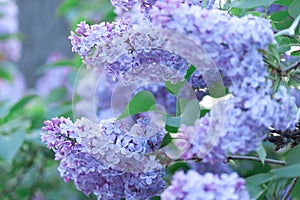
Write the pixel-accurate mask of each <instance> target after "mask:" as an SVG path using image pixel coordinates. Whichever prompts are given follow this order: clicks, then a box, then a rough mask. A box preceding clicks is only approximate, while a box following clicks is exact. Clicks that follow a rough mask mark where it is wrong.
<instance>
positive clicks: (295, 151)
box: [286, 145, 300, 165]
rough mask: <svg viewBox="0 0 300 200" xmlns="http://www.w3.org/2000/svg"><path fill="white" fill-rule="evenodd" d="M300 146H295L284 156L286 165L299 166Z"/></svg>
mask: <svg viewBox="0 0 300 200" xmlns="http://www.w3.org/2000/svg"><path fill="white" fill-rule="evenodd" d="M299 152H300V145H297V146H295V147H294V148H292V149H290V150H289V152H288V153H287V155H286V165H293V164H297V163H299V164H300V156H299Z"/></svg>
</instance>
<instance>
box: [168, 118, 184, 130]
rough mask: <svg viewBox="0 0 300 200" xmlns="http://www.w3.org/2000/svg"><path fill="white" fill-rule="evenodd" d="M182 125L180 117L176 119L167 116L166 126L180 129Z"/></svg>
mask: <svg viewBox="0 0 300 200" xmlns="http://www.w3.org/2000/svg"><path fill="white" fill-rule="evenodd" d="M180 124H181V117H180V116H176V117H173V116H171V115H168V116H167V119H166V125H168V126H171V127H176V128H179V127H180Z"/></svg>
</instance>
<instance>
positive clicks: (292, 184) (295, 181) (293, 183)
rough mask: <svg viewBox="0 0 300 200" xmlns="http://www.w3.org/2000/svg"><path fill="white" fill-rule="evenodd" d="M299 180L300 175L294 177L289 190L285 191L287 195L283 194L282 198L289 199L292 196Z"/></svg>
mask: <svg viewBox="0 0 300 200" xmlns="http://www.w3.org/2000/svg"><path fill="white" fill-rule="evenodd" d="M297 181H298V177H296V178H294V179H293V181H292V183H291V185H290V187H289V189H288V191H287V192H286V193H285V195H284V196H283V198H282V200H287V199H288V198H289V196H290V194H291V192H292V190H293V189H294V187H295V185H296V183H297Z"/></svg>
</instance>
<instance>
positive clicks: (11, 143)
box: [0, 130, 25, 162]
mask: <svg viewBox="0 0 300 200" xmlns="http://www.w3.org/2000/svg"><path fill="white" fill-rule="evenodd" d="M24 135H25V134H24V132H23V131H22V130H17V131H16V132H14V133H13V134H11V135H5V136H2V135H0V158H2V159H3V160H5V161H7V162H12V160H13V158H14V157H15V155H16V154H17V152H18V150H19V148H20V147H21V145H22V144H23V141H24Z"/></svg>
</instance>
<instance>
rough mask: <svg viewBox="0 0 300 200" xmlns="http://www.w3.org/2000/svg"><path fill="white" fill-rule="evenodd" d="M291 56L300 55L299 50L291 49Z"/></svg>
mask: <svg viewBox="0 0 300 200" xmlns="http://www.w3.org/2000/svg"><path fill="white" fill-rule="evenodd" d="M291 56H300V51H299V50H297V51H293V52H292V53H291Z"/></svg>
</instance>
